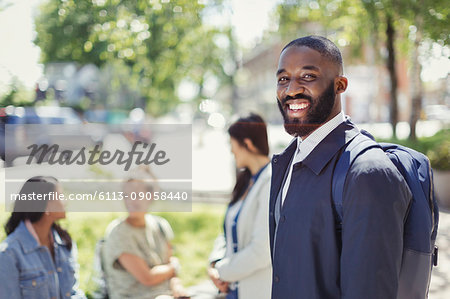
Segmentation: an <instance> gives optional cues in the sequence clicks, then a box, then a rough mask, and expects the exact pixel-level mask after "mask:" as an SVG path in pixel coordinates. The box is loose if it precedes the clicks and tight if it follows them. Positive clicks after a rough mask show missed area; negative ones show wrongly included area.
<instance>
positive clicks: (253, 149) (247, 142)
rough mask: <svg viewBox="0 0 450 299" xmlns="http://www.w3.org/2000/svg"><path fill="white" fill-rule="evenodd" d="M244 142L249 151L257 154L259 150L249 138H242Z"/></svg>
mask: <svg viewBox="0 0 450 299" xmlns="http://www.w3.org/2000/svg"><path fill="white" fill-rule="evenodd" d="M244 144H245V146H246V147H247V149H248V150H249V151H250V152H252V153H254V154H257V153H258V152H259V151H258V149H257V148H256V146H255V145H254V144H253V142H252V141H251V139H250V138H244Z"/></svg>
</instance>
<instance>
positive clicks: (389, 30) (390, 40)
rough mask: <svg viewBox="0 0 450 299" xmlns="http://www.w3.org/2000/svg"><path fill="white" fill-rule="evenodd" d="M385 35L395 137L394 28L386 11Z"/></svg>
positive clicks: (396, 110)
mask: <svg viewBox="0 0 450 299" xmlns="http://www.w3.org/2000/svg"><path fill="white" fill-rule="evenodd" d="M386 25H387V27H386V37H387V50H388V58H387V61H386V64H387V68H388V71H389V78H390V81H391V90H390V100H391V105H390V122H391V126H392V137H393V138H397V130H396V127H397V123H398V104H397V72H396V67H395V48H394V39H395V28H394V24H393V20H392V16H391V15H390V14H389V13H387V14H386Z"/></svg>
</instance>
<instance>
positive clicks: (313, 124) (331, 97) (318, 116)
mask: <svg viewBox="0 0 450 299" xmlns="http://www.w3.org/2000/svg"><path fill="white" fill-rule="evenodd" d="M335 97H336V93H335V92H334V82H333V81H332V82H331V83H330V85H329V86H328V87H327V89H325V91H324V92H323V93H322V94H321V95H320V96H318V97H317V98H316V99H312V98H311V97H310V96H308V95H304V94H297V95H295V96H294V97H290V96H287V97H285V98H283V99H282V100H281V101H279V100H277V103H278V108H279V109H280V112H281V115H283V119H284V129H285V130H286V132H287V133H288V134H290V135H292V136H294V137H297V136H300V137H303V136H308V135H309V134H311V133H312V132H313V131H314V130H316V129H317V128H318V127H320V126H321V125H323V124H324V123H325V121H326V120H327V118H328V117H329V116H330V114H331V111H332V110H333V106H334V102H335ZM292 99H307V100H308V101H309V103H310V108H308V112H307V114H306V119H305V120H304V121H300V119H298V118H294V119H289V117H288V116H287V113H286V111H285V110H284V109H283V106H284V105H285V103H286V101H288V100H292Z"/></svg>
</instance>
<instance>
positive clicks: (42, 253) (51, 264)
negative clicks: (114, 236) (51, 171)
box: [0, 176, 85, 299]
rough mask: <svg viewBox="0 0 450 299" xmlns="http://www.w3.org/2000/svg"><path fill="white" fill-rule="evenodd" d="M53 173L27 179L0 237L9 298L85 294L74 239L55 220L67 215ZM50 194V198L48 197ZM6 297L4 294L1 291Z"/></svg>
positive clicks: (0, 265) (2, 280) (3, 288)
mask: <svg viewBox="0 0 450 299" xmlns="http://www.w3.org/2000/svg"><path fill="white" fill-rule="evenodd" d="M59 193H61V186H60V185H59V183H58V181H57V180H56V179H55V178H54V177H48V176H36V177H32V178H31V179H29V180H28V181H26V182H25V184H24V185H23V187H22V189H21V190H20V192H19V197H17V198H18V199H19V198H21V199H22V200H17V199H16V202H15V205H14V211H13V212H12V213H11V217H10V218H9V220H8V221H7V223H6V225H5V231H6V234H7V235H8V236H7V238H6V239H5V240H4V241H3V242H2V243H0V294H2V296H3V295H5V296H6V297H5V298H9V299H16V298H17V299H19V298H23V299H34V298H39V299H42V298H58V299H61V298H85V296H84V294H83V293H82V292H81V291H79V290H77V286H78V284H77V279H76V277H75V273H76V271H77V263H76V252H77V250H76V245H75V243H74V242H72V239H71V238H70V235H69V234H68V233H67V231H65V230H64V229H62V228H61V227H60V226H59V225H58V224H56V223H55V221H57V220H59V219H63V218H65V216H66V215H65V211H64V207H63V205H62V202H61V201H60V200H55V198H58V196H57V195H58V194H59ZM49 199H50V200H49ZM2 298H3V297H2Z"/></svg>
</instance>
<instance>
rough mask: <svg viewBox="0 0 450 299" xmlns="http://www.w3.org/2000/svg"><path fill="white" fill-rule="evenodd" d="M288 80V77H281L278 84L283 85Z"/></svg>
mask: <svg viewBox="0 0 450 299" xmlns="http://www.w3.org/2000/svg"><path fill="white" fill-rule="evenodd" d="M286 81H287V78H286V77H281V78H279V79H278V82H280V83H282V82H286Z"/></svg>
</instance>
